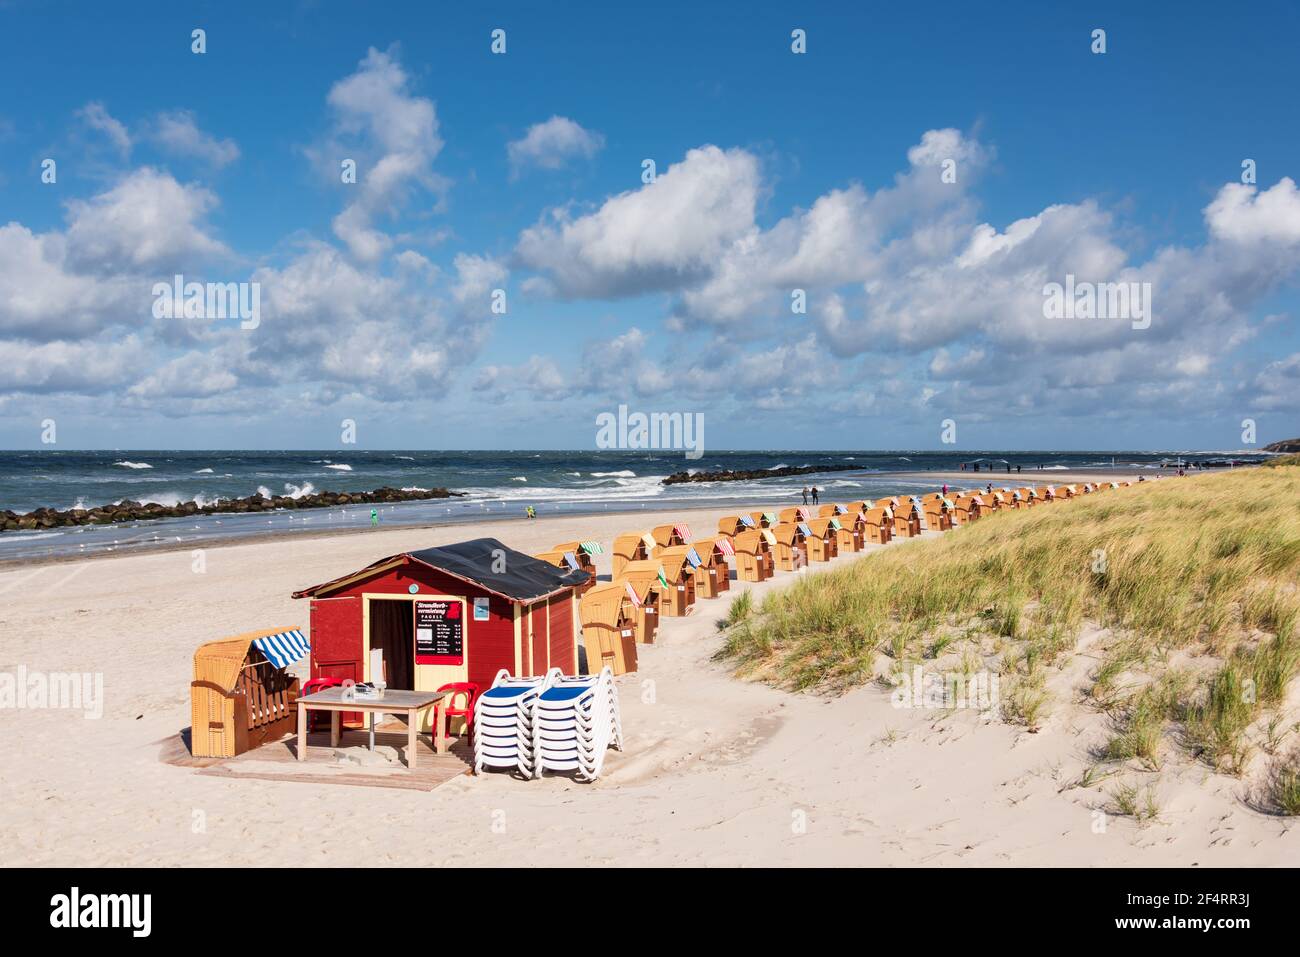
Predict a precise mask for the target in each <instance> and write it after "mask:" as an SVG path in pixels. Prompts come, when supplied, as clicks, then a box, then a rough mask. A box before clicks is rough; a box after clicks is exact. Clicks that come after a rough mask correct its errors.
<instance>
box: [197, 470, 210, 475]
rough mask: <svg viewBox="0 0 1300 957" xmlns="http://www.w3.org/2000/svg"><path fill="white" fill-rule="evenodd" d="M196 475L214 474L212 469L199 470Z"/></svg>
mask: <svg viewBox="0 0 1300 957" xmlns="http://www.w3.org/2000/svg"><path fill="white" fill-rule="evenodd" d="M194 474H195V475H211V474H212V469H198V470H197V471H196V472H195V473H194Z"/></svg>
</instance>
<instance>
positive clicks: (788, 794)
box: [0, 472, 1300, 867]
mask: <svg viewBox="0 0 1300 957" xmlns="http://www.w3.org/2000/svg"><path fill="white" fill-rule="evenodd" d="M1039 474H1042V473H1039ZM1047 474H1050V481H1053V482H1061V481H1068V480H1070V476H1067V475H1064V474H1062V473H1059V472H1057V473H1047ZM934 477H935V478H936V479H937V480H938V481H937V482H936V484H938V483H939V482H942V481H943V480H944V476H941V475H935V476H934ZM982 477H983V475H982V473H981V478H982ZM1129 477H1132V476H1131V474H1130V475H1129ZM973 478H974V476H971V475H966V474H963V473H958V479H957V480H952V479H950V480H949V481H950V484H953V485H967V484H971V485H973V484H975V483H974V482H973V481H971V480H972V479H973ZM1036 478H1037V476H1034V477H1033V478H1031V477H1030V476H1028V475H1022V476H1020V480H1021V482H1024V483H1027V482H1029V481H1033V480H1035V479H1036ZM963 480H964V481H963ZM988 480H990V481H994V484H995V485H996V484H998V483H997V482H996V477H995V476H992V475H990V476H989V477H988ZM981 484H982V483H981ZM772 504H774V505H775V504H777V503H775V502H774V503H772ZM727 512H728V510H721V509H717V510H693V511H691V512H689V513H682V512H681V511H675V512H672V513H666V514H655V513H638V514H637V515H635V516H633V515H626V514H611V515H608V516H603V515H602V516H588V517H581V518H555V519H547V518H543V519H539V520H536V521H532V522H526V521H523V520H514V521H508V522H494V523H478V524H474V525H472V526H454V525H449V526H439V527H435V528H427V529H421V528H414V529H413V528H406V529H398V530H386V529H380V530H375V531H366V532H360V533H352V534H340V535H330V536H313V537H293V538H278V539H274V540H266V541H255V542H244V543H238V544H230V545H224V546H222V547H213V548H208V549H206V550H205V551H204V555H203V559H204V566H205V567H204V569H203V570H202V571H196V570H195V567H196V566H195V563H194V558H193V556H192V555H191V553H190V551H188V550H186V551H163V552H156V553H150V554H141V555H132V556H124V557H103V558H97V559H91V560H86V561H80V562H63V563H53V564H35V565H29V566H26V567H21V568H15V569H8V570H4V571H3V572H0V596H2V597H3V601H4V605H3V611H2V612H0V671H8V672H13V671H15V670H16V669H17V668H18V667H19V666H25V667H26V668H27V669H28V671H43V672H94V673H102V675H103V690H104V708H103V716H102V718H99V719H97V720H95V719H87V718H85V717H83V716H82V714H80V713H77V712H72V711H58V710H32V709H26V710H19V711H7V712H5V713H4V716H3V728H4V735H5V741H6V747H5V754H6V760H5V761H4V763H3V765H2V766H0V801H3V805H4V808H5V812H4V824H3V826H2V827H0V863H3V864H6V865H18V864H27V865H55V864H59V865H89V866H96V865H98V866H109V865H130V864H138V865H155V866H185V865H215V864H235V865H240V864H246V865H329V864H357V865H376V866H379V865H394V864H396V865H427V866H443V865H463V866H471V865H485V864H512V865H518V864H527V863H546V864H552V865H554V864H573V865H582V864H595V865H629V864H640V865H676V864H696V865H780V864H787V865H880V864H887V865H903V866H914V865H962V864H965V865H996V864H1019V865H1071V864H1078V865H1150V866H1154V865H1178V866H1193V865H1199V866H1203V867H1204V866H1252V867H1259V866H1269V865H1281V864H1287V863H1292V864H1293V863H1294V862H1295V861H1296V860H1297V859H1300V833H1297V828H1296V827H1295V826H1294V825H1293V824H1288V823H1287V821H1286V820H1285V819H1280V818H1275V817H1269V816H1267V815H1263V814H1260V813H1257V812H1255V811H1253V810H1251V809H1250V808H1249V807H1248V806H1247V805H1246V804H1245V803H1243V800H1242V799H1243V796H1244V795H1243V794H1242V785H1241V783H1240V782H1239V781H1237V780H1236V779H1233V778H1230V777H1228V776H1225V775H1220V774H1215V773H1213V772H1211V771H1210V770H1208V769H1207V768H1205V767H1204V766H1202V765H1198V764H1195V763H1193V762H1192V761H1191V760H1190V759H1187V758H1185V757H1181V756H1180V757H1177V758H1175V759H1172V760H1171V761H1170V762H1169V765H1168V766H1167V767H1166V768H1165V769H1164V770H1163V772H1162V774H1161V776H1160V785H1159V786H1160V800H1161V805H1162V813H1161V816H1160V819H1159V820H1158V821H1156V822H1154V823H1150V824H1148V825H1145V826H1139V825H1138V824H1135V823H1134V822H1133V821H1131V820H1126V819H1121V818H1116V817H1111V816H1108V815H1105V814H1103V813H1102V812H1101V810H1100V809H1102V808H1103V807H1104V806H1105V805H1106V803H1107V795H1106V793H1105V792H1104V791H1103V789H1102V787H1101V786H1100V785H1097V784H1094V785H1093V786H1091V787H1076V786H1072V785H1074V784H1075V783H1076V782H1077V779H1078V777H1079V775H1080V774H1081V772H1082V771H1083V769H1084V768H1085V767H1086V766H1087V764H1088V758H1087V750H1088V748H1089V747H1090V746H1093V745H1095V744H1096V743H1097V742H1098V741H1099V740H1100V739H1102V738H1103V737H1104V734H1105V730H1106V728H1105V718H1104V717H1103V716H1102V715H1100V714H1098V713H1096V712H1095V711H1092V710H1089V709H1087V708H1085V707H1083V706H1082V705H1080V704H1078V703H1077V702H1076V701H1075V699H1074V696H1072V695H1071V694H1070V686H1071V682H1075V681H1080V680H1082V677H1083V675H1084V673H1085V672H1086V669H1087V666H1088V656H1087V650H1086V646H1087V644H1088V643H1089V642H1090V641H1091V640H1095V638H1096V634H1095V633H1088V632H1086V631H1085V633H1084V634H1083V635H1082V636H1081V637H1080V639H1079V643H1080V648H1081V651H1080V654H1079V655H1078V656H1077V657H1076V658H1075V659H1074V660H1073V664H1072V666H1071V667H1070V668H1067V669H1065V671H1063V672H1062V673H1061V674H1059V675H1057V676H1056V677H1055V678H1054V679H1053V680H1054V682H1055V686H1054V687H1053V690H1054V691H1056V692H1058V693H1059V694H1058V697H1059V698H1060V699H1061V705H1060V707H1058V708H1055V709H1054V710H1053V712H1052V714H1051V715H1050V717H1049V718H1048V719H1047V720H1046V722H1045V723H1044V725H1043V727H1042V729H1041V730H1040V731H1039V732H1038V733H1034V734H1031V733H1028V732H1027V731H1025V730H1024V729H1023V728H1018V727H1012V726H1009V725H1004V724H1002V723H1000V722H999V721H996V720H993V721H986V720H982V719H981V718H980V717H979V716H978V715H977V714H975V713H974V712H955V713H949V712H937V711H924V710H901V709H896V708H895V707H893V706H892V704H891V701H890V697H889V694H888V693H887V692H885V691H882V690H880V689H878V688H875V687H864V688H860V689H858V690H856V691H853V692H851V693H849V694H846V695H844V696H842V697H839V698H834V699H827V698H822V697H817V696H814V695H808V694H791V693H787V692H784V691H779V690H775V689H773V688H771V687H768V686H765V685H761V684H757V683H751V682H744V681H740V680H737V679H736V678H734V677H733V676H732V675H731V673H730V671H729V669H728V668H727V667H726V666H725V665H722V664H718V663H715V662H714V661H713V660H712V656H713V654H714V652H715V651H716V649H717V647H718V645H719V639H718V637H717V628H716V625H717V622H718V620H719V619H720V618H721V617H722V616H723V615H724V614H725V612H726V609H727V606H728V604H729V599H728V598H723V599H721V600H715V601H702V602H700V603H699V604H698V605H697V607H696V611H695V613H694V614H693V615H691V616H690V617H688V618H685V619H669V620H667V622H666V624H665V626H664V627H663V629H662V630H661V632H660V634H659V636H658V639H657V641H656V642H655V643H654V644H653V645H649V646H642V648H641V655H640V664H641V668H640V672H639V673H638V674H635V675H628V676H624V677H622V678H620V679H619V686H620V694H621V701H622V713H623V725H624V729H625V735H626V750H625V751H624V752H623V753H612V754H611V755H610V758H609V760H608V762H607V764H606V768H605V774H604V776H603V777H602V778H601V779H600V780H599V781H598V782H597V783H595V784H593V785H582V784H578V783H574V782H572V781H569V780H566V779H564V778H556V777H552V778H545V779H542V780H538V781H531V782H522V781H519V780H515V779H512V778H509V777H506V776H504V775H486V776H483V777H477V778H476V777H471V776H464V777H458V778H455V779H453V780H452V781H451V782H449V783H447V784H445V785H443V786H441V787H439V788H437V789H436V790H434V791H432V792H428V793H423V792H416V791H402V790H390V789H376V788H364V787H348V786H338V785H316V784H301V783H289V782H276V781H262V780H222V779H219V778H215V777H211V776H204V775H200V774H198V773H196V772H195V771H194V770H193V769H191V768H185V767H176V766H172V765H169V764H166V763H163V761H162V760H161V759H160V755H161V754H163V753H164V751H165V750H167V749H169V748H171V749H173V750H174V742H175V739H176V736H177V735H178V733H179V732H180V731H181V729H183V728H184V727H186V726H187V725H188V723H189V681H190V677H191V659H192V655H193V652H194V649H195V647H196V646H198V645H199V644H200V643H202V642H204V641H208V640H212V639H215V638H219V637H223V636H225V635H231V634H235V633H238V632H243V631H247V630H249V629H251V628H256V627H272V626H277V625H286V626H292V625H299V626H303V627H305V626H306V625H307V620H308V608H307V604H306V602H303V601H294V600H293V599H292V598H290V593H291V592H292V591H293V590H294V589H296V588H301V587H304V586H306V585H309V584H312V583H315V582H321V581H325V580H328V579H330V578H332V577H334V576H336V575H338V574H340V573H343V572H347V571H350V570H352V569H355V568H358V567H360V566H362V565H364V564H367V563H369V562H371V561H374V560H375V559H377V558H380V557H382V556H385V555H390V554H394V553H397V552H400V551H402V550H405V549H408V548H417V547H427V546H431V545H439V544H446V543H451V542H455V541H459V540H463V539H465V538H470V537H478V536H483V535H491V536H494V537H497V538H499V539H501V540H502V541H503V542H505V543H506V544H507V545H509V546H511V547H513V548H516V549H519V550H521V551H526V552H534V551H539V550H542V549H544V548H546V547H549V546H550V545H552V544H553V543H555V542H557V541H562V540H565V539H575V538H582V539H597V540H599V541H602V542H604V543H606V546H607V547H608V543H609V542H610V541H611V540H612V538H613V537H614V536H615V535H616V534H618V533H620V532H623V531H627V530H630V529H634V528H639V527H648V526H650V525H652V524H656V523H659V522H664V521H670V520H672V519H681V518H685V519H686V520H687V521H688V522H689V523H690V524H691V525H692V527H693V528H694V529H695V531H696V534H697V535H702V534H705V533H706V532H708V531H711V530H712V529H713V528H714V527H715V523H716V519H717V518H718V517H720V516H721V515H723V514H727ZM927 534H929V533H927ZM952 534H958V535H959V534H961V531H960V530H957V531H955V532H953V533H952ZM883 547H887V548H893V547H899V546H898V545H889V546H883ZM880 548H881V546H875V547H872V546H868V549H867V550H866V551H865V552H863V553H861V554H860V555H857V556H848V557H842V558H840V559H838V560H837V563H847V562H853V561H867V562H869V561H871V560H872V555H873V554H874V553H875V552H878V551H879V549H880ZM598 570H599V572H600V573H601V574H602V575H605V574H608V572H609V555H608V553H606V554H605V555H601V556H598ZM793 578H794V576H793V575H788V574H778V576H777V577H776V578H775V579H774V580H773V581H771V582H767V583H764V584H762V585H753V586H751V585H746V584H744V583H733V590H732V592H731V596H732V597H734V596H735V595H736V594H738V593H739V592H740V590H743V589H746V588H753V589H754V590H755V593H756V597H761V595H762V594H764V593H766V592H768V591H769V590H771V589H775V588H782V587H786V586H787V585H788V584H789V583H790V582H791V581H792V580H793ZM303 666H305V662H304V663H303ZM300 667H302V666H300ZM198 822H201V825H200V823H198Z"/></svg>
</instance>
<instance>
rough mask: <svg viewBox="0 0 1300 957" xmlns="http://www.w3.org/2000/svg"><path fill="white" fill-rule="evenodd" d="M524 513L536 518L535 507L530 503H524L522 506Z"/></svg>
mask: <svg viewBox="0 0 1300 957" xmlns="http://www.w3.org/2000/svg"><path fill="white" fill-rule="evenodd" d="M524 515H525V517H527V518H536V517H537V509H535V508H533V507H532V506H531V505H526V506H524Z"/></svg>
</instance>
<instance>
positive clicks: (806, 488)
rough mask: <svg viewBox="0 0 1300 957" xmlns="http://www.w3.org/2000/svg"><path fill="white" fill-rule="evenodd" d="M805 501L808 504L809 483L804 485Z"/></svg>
mask: <svg viewBox="0 0 1300 957" xmlns="http://www.w3.org/2000/svg"><path fill="white" fill-rule="evenodd" d="M803 503H804V504H805V505H807V504H808V486H807V485H805V486H804V487H803Z"/></svg>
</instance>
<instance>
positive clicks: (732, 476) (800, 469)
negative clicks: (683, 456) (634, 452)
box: [662, 465, 862, 485]
mask: <svg viewBox="0 0 1300 957" xmlns="http://www.w3.org/2000/svg"><path fill="white" fill-rule="evenodd" d="M861 468H862V467H861V466H858V465H800V466H797V467H795V466H787V467H786V468H780V469H746V470H742V471H732V470H731V469H727V470H726V471H724V472H674V473H673V474H672V475H670V476H668V477H667V478H666V479H664V480H663V483H662V484H664V485H681V484H682V483H683V482H746V481H750V480H752V479H765V478H782V477H783V476H786V475H811V474H812V473H813V472H858V471H861Z"/></svg>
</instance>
